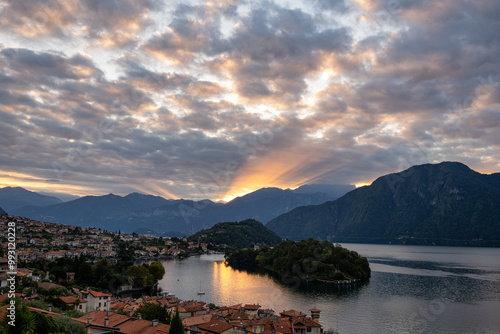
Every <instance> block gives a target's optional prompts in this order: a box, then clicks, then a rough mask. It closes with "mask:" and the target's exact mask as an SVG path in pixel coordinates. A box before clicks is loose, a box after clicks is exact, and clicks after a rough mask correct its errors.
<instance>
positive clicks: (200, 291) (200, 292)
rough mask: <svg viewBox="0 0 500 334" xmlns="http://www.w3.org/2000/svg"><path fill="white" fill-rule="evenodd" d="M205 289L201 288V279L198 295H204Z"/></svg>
mask: <svg viewBox="0 0 500 334" xmlns="http://www.w3.org/2000/svg"><path fill="white" fill-rule="evenodd" d="M204 294H205V291H202V290H201V281H200V290H198V295H204Z"/></svg>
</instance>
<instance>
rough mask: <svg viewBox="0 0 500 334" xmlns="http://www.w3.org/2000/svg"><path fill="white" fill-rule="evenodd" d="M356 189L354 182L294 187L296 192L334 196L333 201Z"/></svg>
mask: <svg viewBox="0 0 500 334" xmlns="http://www.w3.org/2000/svg"><path fill="white" fill-rule="evenodd" d="M354 189H356V186H355V185H353V184H349V185H345V184H305V185H303V186H300V187H298V188H297V189H294V190H293V192H294V193H296V194H314V193H323V194H327V195H329V196H330V197H332V199H331V200H332V201H333V200H335V199H337V198H339V197H342V196H344V195H345V194H347V193H348V192H349V191H351V190H354Z"/></svg>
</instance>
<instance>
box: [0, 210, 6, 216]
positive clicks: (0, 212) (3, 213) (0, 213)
mask: <svg viewBox="0 0 500 334" xmlns="http://www.w3.org/2000/svg"><path fill="white" fill-rule="evenodd" d="M6 214H7V212H5V211H4V210H3V209H2V208H0V216H2V215H6Z"/></svg>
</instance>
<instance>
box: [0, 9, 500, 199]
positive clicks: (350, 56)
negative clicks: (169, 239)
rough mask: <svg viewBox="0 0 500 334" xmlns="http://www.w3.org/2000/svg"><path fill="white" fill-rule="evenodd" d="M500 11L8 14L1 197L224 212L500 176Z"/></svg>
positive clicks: (2, 23) (4, 22) (2, 39)
mask: <svg viewBox="0 0 500 334" xmlns="http://www.w3.org/2000/svg"><path fill="white" fill-rule="evenodd" d="M499 31H500V2H499V1H497V0H474V1H472V0H471V1H464V0H440V1H425V0H387V1H386V0H352V1H348V0H339V1H327V0H305V1H295V0H294V1H278V0H275V1H272V0H270V1H269V0H268V1H232V0H224V1H214V2H212V1H196V0H191V1H155V0H122V1H118V0H81V1H78V0H64V1H63V0H22V1H19V0H0V187H4V186H22V187H24V188H26V189H29V190H32V191H44V192H59V193H67V194H73V195H79V196H82V195H103V194H107V193H114V194H121V195H125V194H128V193H131V192H141V193H147V194H154V195H160V196H163V197H165V198H188V199H204V198H209V199H212V200H228V199H231V198H233V197H235V196H238V195H242V194H245V193H248V192H250V191H253V190H257V189H259V188H262V187H280V188H295V187H298V186H300V185H303V184H308V183H330V184H356V185H362V184H369V183H370V182H372V181H373V180H374V179H376V178H377V177H379V176H381V175H384V174H388V173H392V172H397V171H402V170H405V169H407V168H409V167H410V166H412V165H418V164H423V163H437V162H441V161H460V162H463V163H465V164H467V165H468V166H469V167H471V168H472V169H474V170H476V171H478V172H481V173H492V172H498V171H500V88H499V86H500V85H499V83H500V73H499V72H500V34H499V33H498V32H499Z"/></svg>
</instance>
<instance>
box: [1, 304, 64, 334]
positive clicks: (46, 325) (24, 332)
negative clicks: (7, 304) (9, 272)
mask: <svg viewBox="0 0 500 334" xmlns="http://www.w3.org/2000/svg"><path fill="white" fill-rule="evenodd" d="M15 305H16V306H15V308H16V311H15V314H16V322H15V323H16V325H15V326H11V325H9V324H8V322H9V321H10V319H9V318H8V317H7V316H5V317H4V319H3V320H2V322H1V324H0V332H1V333H8V334H10V333H13V334H14V333H15V334H17V333H19V334H35V333H36V334H50V333H64V332H65V327H64V326H61V325H59V324H57V323H56V322H55V320H54V319H53V318H51V317H46V316H44V315H43V314H41V313H37V312H30V311H29V310H28V306H27V305H26V304H25V303H24V302H23V301H22V300H21V299H19V298H16V299H15Z"/></svg>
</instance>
